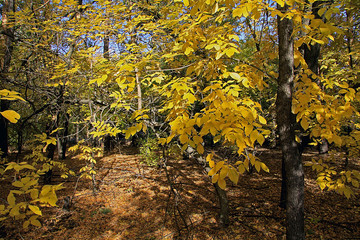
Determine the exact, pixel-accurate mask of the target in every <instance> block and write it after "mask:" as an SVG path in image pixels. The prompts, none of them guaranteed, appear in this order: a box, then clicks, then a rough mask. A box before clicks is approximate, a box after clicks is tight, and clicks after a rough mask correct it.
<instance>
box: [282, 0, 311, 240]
mask: <svg viewBox="0 0 360 240" xmlns="http://www.w3.org/2000/svg"><path fill="white" fill-rule="evenodd" d="M278 9H279V10H280V11H282V12H283V13H285V12H286V11H287V10H288V6H287V5H286V4H285V5H284V6H283V7H281V6H280V5H278ZM278 36H279V77H278V92H277V99H276V121H277V125H278V131H279V135H280V143H281V149H282V154H283V161H284V167H285V169H284V170H285V180H286V193H287V194H286V220H287V225H286V238H287V239H305V232H304V170H303V167H302V162H301V155H300V153H299V148H298V144H297V142H296V141H295V124H296V120H295V116H294V115H293V113H292V109H291V108H292V100H293V91H294V39H293V22H292V20H291V19H288V18H281V17H279V16H278ZM283 177H284V176H283Z"/></svg>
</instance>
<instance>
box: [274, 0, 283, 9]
mask: <svg viewBox="0 0 360 240" xmlns="http://www.w3.org/2000/svg"><path fill="white" fill-rule="evenodd" d="M275 2H276V3H277V4H279V5H280V6H281V7H284V5H285V1H284V0H275Z"/></svg>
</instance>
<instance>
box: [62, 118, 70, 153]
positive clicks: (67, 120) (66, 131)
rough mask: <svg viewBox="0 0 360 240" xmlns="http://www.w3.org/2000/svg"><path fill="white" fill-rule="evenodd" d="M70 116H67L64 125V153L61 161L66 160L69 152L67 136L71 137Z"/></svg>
mask: <svg viewBox="0 0 360 240" xmlns="http://www.w3.org/2000/svg"><path fill="white" fill-rule="evenodd" d="M69 118H70V116H69V114H67V113H66V114H65V123H64V135H63V138H62V145H61V146H62V151H61V159H63V160H64V159H65V158H66V150H67V142H68V139H67V136H68V135H69Z"/></svg>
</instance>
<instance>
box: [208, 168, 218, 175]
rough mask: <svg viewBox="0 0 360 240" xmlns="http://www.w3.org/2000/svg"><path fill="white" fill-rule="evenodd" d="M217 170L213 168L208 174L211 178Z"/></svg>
mask: <svg viewBox="0 0 360 240" xmlns="http://www.w3.org/2000/svg"><path fill="white" fill-rule="evenodd" d="M215 170H216V169H215V168H213V169H211V170H210V171H209V172H208V175H209V176H212V175H214V174H215V173H216V172H217V171H215Z"/></svg>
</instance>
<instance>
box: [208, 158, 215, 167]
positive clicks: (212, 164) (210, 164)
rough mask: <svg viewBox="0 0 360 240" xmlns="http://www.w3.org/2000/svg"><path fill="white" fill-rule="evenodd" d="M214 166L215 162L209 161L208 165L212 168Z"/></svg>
mask: <svg viewBox="0 0 360 240" xmlns="http://www.w3.org/2000/svg"><path fill="white" fill-rule="evenodd" d="M214 166H215V162H214V161H213V160H210V161H209V167H211V168H213V167H214Z"/></svg>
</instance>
